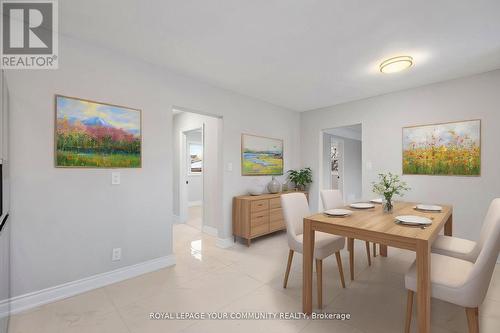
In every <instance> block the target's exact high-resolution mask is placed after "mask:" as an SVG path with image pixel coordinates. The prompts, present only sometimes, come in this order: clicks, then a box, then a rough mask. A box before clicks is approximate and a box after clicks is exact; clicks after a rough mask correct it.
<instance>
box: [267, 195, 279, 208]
mask: <svg viewBox="0 0 500 333" xmlns="http://www.w3.org/2000/svg"><path fill="white" fill-rule="evenodd" d="M269 208H271V209H274V208H281V198H274V199H270V200H269Z"/></svg>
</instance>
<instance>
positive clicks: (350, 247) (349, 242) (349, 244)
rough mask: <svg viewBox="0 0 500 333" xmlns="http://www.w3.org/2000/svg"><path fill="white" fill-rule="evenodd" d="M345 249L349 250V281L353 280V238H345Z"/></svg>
mask: <svg viewBox="0 0 500 333" xmlns="http://www.w3.org/2000/svg"><path fill="white" fill-rule="evenodd" d="M347 250H348V251H349V271H350V273H351V281H353V280H354V238H347Z"/></svg>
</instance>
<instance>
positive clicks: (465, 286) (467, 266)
mask: <svg viewBox="0 0 500 333" xmlns="http://www.w3.org/2000/svg"><path fill="white" fill-rule="evenodd" d="M487 219H491V221H486V222H487V223H488V222H489V223H490V224H489V227H488V232H487V233H486V234H485V235H484V239H483V246H482V249H481V252H480V253H479V255H478V257H477V259H476V261H475V262H474V263H472V262H470V261H467V260H462V259H457V258H453V257H447V256H444V255H441V254H437V253H432V254H431V296H432V297H434V298H437V299H440V300H443V301H446V302H450V303H453V304H456V305H459V306H463V307H464V308H465V312H466V314H467V321H468V326H469V332H470V333H477V332H479V306H480V305H481V304H482V303H483V300H484V297H485V296H486V292H487V291H488V287H489V284H490V281H491V277H492V275H493V270H494V269H495V264H496V261H497V258H498V254H499V252H500V198H498V199H495V200H493V202H492V203H491V205H490V209H489V210H488V214H487ZM405 286H406V289H408V305H407V313H406V332H409V331H410V323H411V313H412V305H413V294H414V292H416V290H417V270H416V264H415V263H414V264H413V266H411V267H410V270H409V271H408V273H406V276H405Z"/></svg>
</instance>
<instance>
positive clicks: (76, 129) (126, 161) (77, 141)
mask: <svg viewBox="0 0 500 333" xmlns="http://www.w3.org/2000/svg"><path fill="white" fill-rule="evenodd" d="M55 108H56V125H55V141H56V142H55V144H56V149H55V163H56V167H77V168H140V167H141V111H140V110H136V109H131V108H126V107H123V106H116V105H111V104H104V103H99V102H93V101H88V100H83V99H79V98H72V97H66V96H60V95H56V101H55Z"/></svg>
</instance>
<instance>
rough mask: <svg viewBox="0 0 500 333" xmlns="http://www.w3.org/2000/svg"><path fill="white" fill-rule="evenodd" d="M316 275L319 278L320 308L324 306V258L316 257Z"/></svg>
mask: <svg viewBox="0 0 500 333" xmlns="http://www.w3.org/2000/svg"><path fill="white" fill-rule="evenodd" d="M316 277H317V280H318V308H319V309H321V308H323V260H321V259H316Z"/></svg>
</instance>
